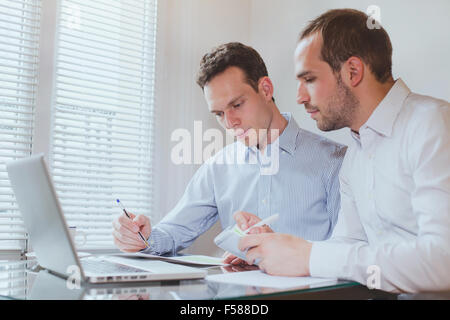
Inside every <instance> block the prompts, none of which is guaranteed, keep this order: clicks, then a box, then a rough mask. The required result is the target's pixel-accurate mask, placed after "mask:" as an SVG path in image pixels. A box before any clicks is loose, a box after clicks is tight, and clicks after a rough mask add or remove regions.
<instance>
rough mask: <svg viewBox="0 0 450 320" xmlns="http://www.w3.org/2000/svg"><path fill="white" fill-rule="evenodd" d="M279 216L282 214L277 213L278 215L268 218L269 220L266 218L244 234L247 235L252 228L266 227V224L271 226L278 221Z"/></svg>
mask: <svg viewBox="0 0 450 320" xmlns="http://www.w3.org/2000/svg"><path fill="white" fill-rule="evenodd" d="M279 216H280V214H278V213H276V214H274V215H273V216H270V217H268V218H265V219H263V220H261V221H260V222H258V223H257V224H255V225H253V226H251V227H249V228H247V230H245V231H244V234H247V233H248V232H249V231H250V229H252V228H255V227H261V226H263V225H265V224H267V225H269V224H271V223H272V222H275V221H276V220H277V219H278V217H279Z"/></svg>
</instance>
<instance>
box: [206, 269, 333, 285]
mask: <svg viewBox="0 0 450 320" xmlns="http://www.w3.org/2000/svg"><path fill="white" fill-rule="evenodd" d="M206 280H207V281H212V282H221V283H227V284H239V285H243V286H254V287H264V288H276V289H288V288H295V287H305V286H313V287H315V286H317V285H319V284H326V283H329V284H330V285H333V284H335V283H336V282H337V279H335V278H315V277H281V276H271V275H268V274H267V273H264V272H262V271H261V270H255V271H243V272H230V273H223V274H215V275H209V276H206Z"/></svg>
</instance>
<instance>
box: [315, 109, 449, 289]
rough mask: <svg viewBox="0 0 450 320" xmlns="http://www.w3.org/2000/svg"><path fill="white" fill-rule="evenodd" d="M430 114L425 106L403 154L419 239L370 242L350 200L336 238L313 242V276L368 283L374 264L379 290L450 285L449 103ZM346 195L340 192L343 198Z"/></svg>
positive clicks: (433, 287)
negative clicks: (375, 244) (425, 112)
mask: <svg viewBox="0 0 450 320" xmlns="http://www.w3.org/2000/svg"><path fill="white" fill-rule="evenodd" d="M431 113H433V112H432V110H427V114H424V115H423V117H421V119H420V124H418V125H417V126H413V127H414V129H413V130H411V132H410V133H408V134H409V138H408V141H407V142H406V143H408V149H407V150H408V152H407V153H408V154H407V155H405V156H407V159H408V162H409V163H410V166H411V171H412V179H413V180H414V184H415V188H414V190H412V192H411V195H412V196H411V204H412V208H413V211H414V215H415V216H416V217H417V225H418V235H417V237H416V238H415V239H414V241H406V240H405V241H403V242H398V243H384V244H382V245H378V246H370V245H369V243H368V242H367V239H364V238H363V237H362V235H363V234H362V231H363V230H362V227H361V223H360V222H359V218H358V215H357V214H354V213H355V211H354V210H352V209H351V208H348V203H346V204H345V203H343V208H342V210H341V215H340V217H339V220H338V225H337V226H336V229H335V233H333V236H332V238H331V239H330V240H327V241H323V242H316V243H314V244H313V247H312V250H311V257H310V273H311V275H312V276H322V277H338V278H343V279H350V280H354V281H358V282H360V283H362V284H368V281H369V279H370V275H371V271H370V270H374V269H371V268H370V267H372V266H375V267H376V268H377V269H378V270H379V272H380V279H379V280H380V283H379V289H382V290H385V291H392V292H426V291H438V290H439V291H442V290H448V289H450V273H449V272H448V270H450V246H449V244H450V216H449V215H450V205H449V199H450V171H449V169H448V164H449V159H450V135H449V129H450V114H449V107H448V105H447V106H443V107H442V108H440V109H439V111H436V112H434V116H430V114H431ZM344 193H345V191H344V192H342V193H341V195H342V196H343V197H344V195H343V194H344ZM347 200H348V198H347ZM347 200H346V201H347ZM348 210H349V211H348ZM347 211H348V212H347ZM357 221H358V222H357Z"/></svg>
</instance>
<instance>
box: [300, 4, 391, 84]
mask: <svg viewBox="0 0 450 320" xmlns="http://www.w3.org/2000/svg"><path fill="white" fill-rule="evenodd" d="M368 19H369V17H368V16H367V15H366V14H365V13H364V12H361V11H358V10H354V9H334V10H329V11H327V12H325V13H324V14H322V15H320V16H319V17H317V18H316V19H314V20H313V21H311V22H310V23H309V24H308V25H307V26H306V28H305V29H304V30H303V31H302V32H301V34H300V36H299V41H300V40H302V39H304V38H306V37H308V36H309V35H311V34H314V33H316V32H321V34H322V38H323V44H322V49H321V59H322V60H324V61H325V62H327V63H328V64H329V65H330V67H331V69H332V70H333V71H334V72H339V71H340V70H341V67H342V63H344V62H345V61H347V60H348V58H350V57H352V56H356V57H359V58H360V59H361V60H362V61H363V62H364V63H365V64H367V65H368V66H369V68H370V69H371V71H372V73H373V74H374V75H375V77H376V79H377V80H378V81H379V82H381V83H384V82H386V81H387V80H388V79H389V78H390V77H391V76H392V45H391V41H390V39H389V35H388V34H387V32H386V30H384V29H383V27H381V26H379V28H372V29H369V28H368V26H367V21H368Z"/></svg>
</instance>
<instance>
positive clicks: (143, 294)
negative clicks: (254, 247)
mask: <svg viewBox="0 0 450 320" xmlns="http://www.w3.org/2000/svg"><path fill="white" fill-rule="evenodd" d="M37 267H38V266H37V263H36V261H35V260H25V261H14V262H13V261H0V299H39V300H51V299H58V300H130V299H137V300H180V299H181V300H209V299H214V300H217V299H219V300H220V299H392V298H393V297H394V298H396V296H394V295H392V294H387V293H384V292H381V291H378V290H369V289H367V288H366V287H364V286H362V285H360V284H358V283H356V282H349V281H340V280H339V281H338V280H336V281H331V282H327V283H321V284H320V285H315V286H307V287H298V288H291V289H288V290H286V289H282V290H280V289H274V288H263V287H251V286H244V285H235V284H223V283H217V282H210V281H207V280H205V279H201V280H176V281H157V282H135V283H120V284H96V285H93V284H81V286H80V288H79V289H69V288H68V286H67V282H66V280H65V279H63V278H60V277H57V276H55V275H53V274H51V273H49V272H47V271H45V270H39V268H37ZM207 271H208V275H211V274H217V273H223V272H227V271H226V270H224V268H223V267H209V268H207Z"/></svg>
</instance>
